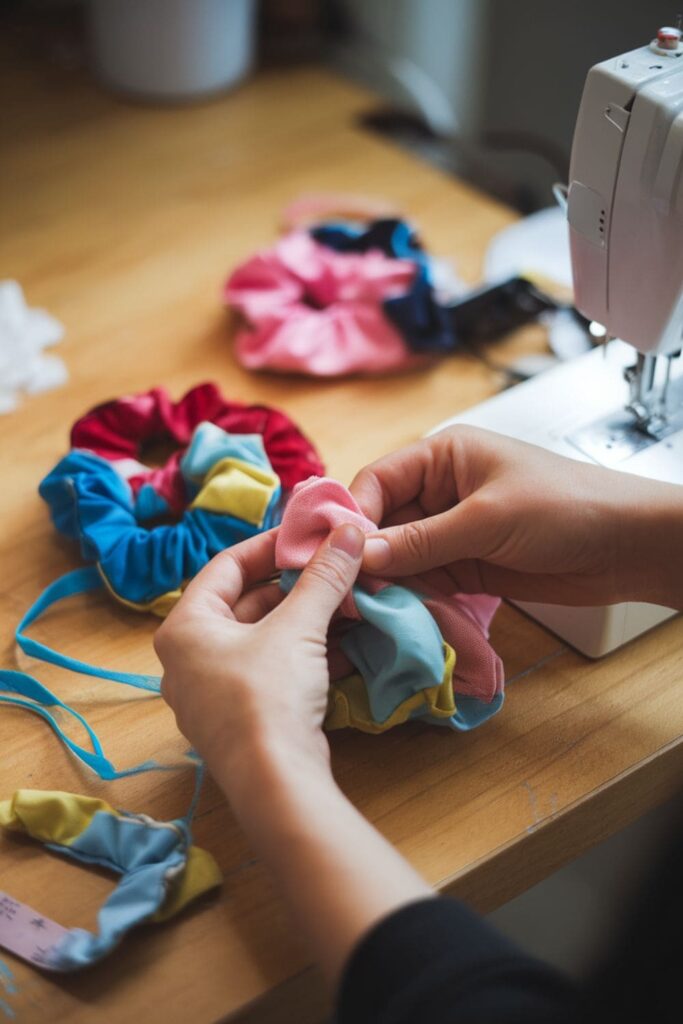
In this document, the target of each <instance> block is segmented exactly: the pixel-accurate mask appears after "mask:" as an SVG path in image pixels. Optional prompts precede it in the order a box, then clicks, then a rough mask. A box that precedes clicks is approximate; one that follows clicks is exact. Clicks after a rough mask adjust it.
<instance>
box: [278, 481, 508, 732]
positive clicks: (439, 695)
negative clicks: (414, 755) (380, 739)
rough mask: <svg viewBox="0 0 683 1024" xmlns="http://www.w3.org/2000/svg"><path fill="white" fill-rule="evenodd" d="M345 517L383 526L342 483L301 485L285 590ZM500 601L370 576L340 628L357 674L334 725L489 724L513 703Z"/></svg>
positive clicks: (340, 694) (340, 682) (294, 503)
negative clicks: (500, 635) (497, 623)
mask: <svg viewBox="0 0 683 1024" xmlns="http://www.w3.org/2000/svg"><path fill="white" fill-rule="evenodd" d="M343 523H352V524H354V525H355V526H357V527H358V528H359V529H361V530H363V532H365V533H370V532H374V531H375V530H376V529H377V527H376V526H375V524H374V523H373V522H371V521H370V520H369V519H367V517H366V516H364V515H363V513H362V511H361V509H360V508H359V507H358V505H357V504H356V502H355V500H354V499H353V497H352V496H351V494H350V493H349V492H348V491H347V490H346V488H345V487H343V486H342V484H340V483H338V482H337V481H336V480H330V479H327V478H324V477H322V478H315V479H311V480H306V481H304V482H303V483H301V484H298V485H297V486H296V487H295V488H294V491H293V493H292V497H291V499H290V501H289V504H288V505H287V508H286V510H285V513H284V516H283V520H282V525H281V527H280V530H279V531H278V536H277V542H276V549H275V559H276V564H277V566H278V568H280V569H283V570H285V571H284V572H283V573H282V579H281V586H282V588H283V589H284V590H289V589H290V588H291V587H292V586H293V585H294V582H295V580H296V577H297V576H298V574H299V572H300V571H301V570H302V569H303V568H304V567H305V566H306V565H307V563H308V562H309V561H310V559H311V558H312V557H313V555H314V554H315V552H316V550H317V549H318V547H319V545H320V544H321V543H322V541H323V540H324V539H325V538H326V537H327V536H328V534H329V533H330V532H331V530H333V529H334V528H335V527H336V526H339V525H341V524H343ZM499 603H500V602H499V600H498V598H494V597H489V596H488V595H486V594H476V595H465V594H458V595H448V596H446V595H444V594H442V593H440V592H438V591H435V590H433V589H432V588H430V587H427V586H426V585H425V583H424V581H422V580H420V579H418V578H415V580H414V582H413V583H411V585H410V586H406V585H405V581H404V585H402V586H397V585H396V584H394V583H390V582H389V581H387V580H378V579H376V578H374V577H370V576H366V575H364V574H361V576H359V578H358V581H357V583H356V585H355V586H354V587H353V589H352V592H351V594H350V595H349V596H348V597H347V598H346V601H345V602H344V604H342V606H341V610H340V612H341V620H340V621H339V622H337V623H336V624H335V628H334V630H333V631H332V633H331V634H330V643H331V645H332V646H333V647H334V644H335V643H338V645H339V647H340V649H341V652H342V653H343V655H345V656H346V658H347V659H348V663H350V665H349V668H351V667H352V668H355V669H356V672H351V673H349V672H348V669H347V670H346V672H347V674H346V675H344V671H343V670H342V671H339V672H337V671H333V672H332V675H333V677H334V678H333V685H332V687H331V691H330V703H329V708H328V714H327V717H326V720H325V727H326V728H327V729H335V728H342V727H343V726H348V725H351V726H354V727H355V728H357V729H361V730H362V731H364V732H375V733H377V732H384V731H385V730H386V729H389V728H391V727H392V726H394V725H398V724H400V723H401V722H405V721H407V720H408V719H414V718H419V719H422V720H426V721H430V722H433V723H435V724H441V725H447V726H450V727H451V728H452V729H458V730H468V729H472V728H475V727H476V726H477V725H480V724H481V723H482V722H484V721H486V719H488V718H490V717H491V716H492V715H493V714H495V713H496V711H498V710H499V709H500V707H501V706H502V703H503V685H504V678H503V666H502V663H501V661H500V658H499V657H498V655H497V654H496V653H495V651H494V650H493V648H492V647H491V645H490V644H489V642H488V627H489V625H490V622H491V619H492V618H493V615H494V614H495V611H496V609H497V608H498V605H499ZM337 655H338V652H333V655H332V662H333V664H334V663H336V664H337V665H338V664H339V658H338V656H337ZM348 663H347V664H348Z"/></svg>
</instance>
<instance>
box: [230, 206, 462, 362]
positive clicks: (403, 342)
mask: <svg viewBox="0 0 683 1024" xmlns="http://www.w3.org/2000/svg"><path fill="white" fill-rule="evenodd" d="M223 295H224V299H225V301H226V303H227V304H228V305H229V306H231V307H232V308H233V309H235V310H237V311H238V312H239V313H241V314H242V316H243V317H244V318H245V320H246V321H247V326H246V327H245V328H243V329H242V330H240V331H239V333H238V335H237V339H236V353H237V358H238V359H239V361H240V362H241V363H242V364H243V365H244V366H246V367H247V368H248V369H252V370H257V369H258V370H260V369H270V370H280V371H297V372H300V373H308V374H312V375H314V376H321V377H334V376H341V375H344V374H352V373H384V372H389V371H394V370H401V369H406V368H409V367H411V366H416V365H420V364H421V363H422V362H424V359H425V357H426V356H428V355H435V354H443V353H445V352H449V351H452V350H453V348H454V347H455V345H456V338H455V333H454V330H453V325H452V320H451V317H450V315H449V311H448V308H447V306H445V305H443V304H442V303H441V302H440V301H439V299H438V297H437V294H436V291H435V288H434V274H433V262H432V260H431V259H430V257H429V256H428V255H427V254H426V253H425V251H424V250H423V248H422V246H421V244H420V242H419V240H418V238H417V236H416V234H415V232H414V231H413V229H412V228H411V227H410V225H409V224H407V223H406V222H405V221H403V220H399V219H395V218H386V219H381V220H375V221H372V222H371V223H370V224H368V225H361V224H358V223H355V222H352V221H348V222H347V221H338V222H332V223H325V224H318V225H316V226H313V227H311V228H308V229H306V230H303V229H297V230H294V231H292V232H290V233H289V234H287V235H285V236H284V237H283V238H282V239H280V241H279V242H277V243H276V245H275V246H273V247H272V248H271V249H267V250H264V251H262V252H260V253H257V254H256V255H255V256H253V257H251V258H250V259H249V260H247V262H246V263H244V264H242V266H240V267H238V268H237V269H236V270H235V271H234V272H233V273H232V274H231V275H230V277H229V278H228V280H227V282H226V284H225V287H224V292H223Z"/></svg>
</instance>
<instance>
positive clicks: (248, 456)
mask: <svg viewBox="0 0 683 1024" xmlns="http://www.w3.org/2000/svg"><path fill="white" fill-rule="evenodd" d="M228 458H232V459H241V460H242V461H243V462H248V463H250V464H251V465H253V466H258V467H259V468H260V469H265V470H267V471H268V472H269V473H272V472H273V467H272V466H271V464H270V461H269V459H268V456H267V455H266V449H265V448H264V446H263V438H262V437H261V435H260V434H229V433H228V432H227V431H225V430H221V428H220V427H217V426H216V424H215V423H209V422H208V421H205V422H204V423H200V424H199V426H198V427H197V428H196V429H195V432H194V434H193V435H192V440H191V442H190V445H189V447H188V449H187V451H186V452H185V454H184V455H183V457H182V459H181V460H180V471H181V473H182V474H183V477H184V478H185V480H193V481H195V482H196V481H198V480H203V479H204V477H205V476H206V474H207V473H208V472H209V470H210V469H211V468H212V467H213V466H215V465H216V463H217V462H220V460H221V459H228Z"/></svg>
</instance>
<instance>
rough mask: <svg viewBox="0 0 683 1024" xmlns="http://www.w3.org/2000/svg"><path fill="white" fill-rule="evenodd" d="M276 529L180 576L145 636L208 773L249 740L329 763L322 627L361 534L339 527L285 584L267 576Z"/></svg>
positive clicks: (340, 595)
mask: <svg viewBox="0 0 683 1024" xmlns="http://www.w3.org/2000/svg"><path fill="white" fill-rule="evenodd" d="M275 537H276V531H274V530H273V531H270V532H268V533H263V534H260V535H259V536H257V537H253V538H252V539H251V540H248V541H245V542H244V543H242V544H238V545H235V547H232V548H229V549H228V550H226V551H223V552H221V554H219V555H217V556H216V557H215V558H214V559H212V561H211V562H210V563H209V564H208V565H207V566H206V568H205V569H203V570H202V572H200V573H199V574H198V575H197V576H196V577H195V579H194V580H192V582H191V583H190V584H189V586H188V587H187V589H186V591H185V593H184V594H183V596H182V598H181V599H180V601H179V602H178V604H177V605H176V606H175V608H174V609H173V611H172V612H171V613H170V615H169V616H168V618H167V619H166V620H165V622H163V623H162V625H161V626H160V628H159V629H158V630H157V633H156V635H155V638H154V645H155V649H156V652H157V654H158V656H159V658H160V660H161V663H162V665H163V668H164V677H163V681H162V691H161V692H162V695H163V697H164V698H165V700H166V701H167V702H168V704H169V705H170V706H171V708H172V709H173V711H174V712H175V715H176V720H177V722H178V727H179V729H180V730H181V732H183V733H184V735H185V736H186V737H187V739H188V740H189V741H190V743H191V744H192V745H193V747H194V748H195V749H196V750H197V752H198V753H199V754H201V755H202V757H204V759H205V760H206V761H207V763H208V765H209V768H213V770H214V773H215V769H216V767H217V766H218V765H220V768H221V772H220V774H221V775H223V776H225V775H226V774H227V775H228V776H229V774H230V761H231V760H232V759H233V758H238V759H240V760H241V761H242V763H243V762H244V761H245V755H246V756H247V757H248V755H249V753H250V750H253V749H254V746H253V745H254V744H257V745H263V744H264V743H265V744H267V745H268V746H269V747H270V748H271V749H272V748H273V747H275V748H276V749H279V750H280V752H281V753H282V754H284V755H285V756H286V757H290V756H291V757H292V758H295V759H300V758H301V757H302V756H303V757H307V756H309V755H310V756H311V757H313V758H314V759H315V761H316V762H317V763H318V764H323V765H325V766H328V765H329V748H328V745H327V741H326V740H325V737H324V734H323V732H322V728H321V726H322V722H323V718H324V716H325V711H326V708H327V691H328V688H329V675H328V666H327V656H326V655H327V630H328V626H329V623H330V620H331V618H332V616H333V614H334V612H335V611H336V609H337V608H338V607H339V605H340V604H341V602H342V600H343V599H344V597H345V596H346V594H347V593H348V592H349V590H350V589H351V586H352V585H353V583H354V581H355V579H356V576H357V575H358V570H359V568H360V563H361V557H362V553H363V544H364V536H363V534H362V532H361V531H360V530H358V529H357V528H356V527H354V526H348V525H347V526H341V527H338V528H337V529H336V530H335V531H334V532H333V533H332V534H331V535H330V537H329V538H328V539H327V541H326V542H325V543H324V544H323V545H321V547H320V549H319V551H318V552H317V554H316V555H315V557H314V558H313V559H312V560H311V562H310V563H309V564H308V566H307V567H306V568H305V569H304V571H303V572H302V574H301V576H300V578H299V579H298V581H297V583H296V585H295V586H294V588H293V590H292V591H291V593H290V594H288V595H287V596H286V597H284V596H283V594H282V593H281V591H280V589H279V587H278V586H277V584H276V583H270V584H267V585H261V586H259V584H262V582H263V581H264V580H268V579H269V578H271V577H272V576H273V574H274V572H275Z"/></svg>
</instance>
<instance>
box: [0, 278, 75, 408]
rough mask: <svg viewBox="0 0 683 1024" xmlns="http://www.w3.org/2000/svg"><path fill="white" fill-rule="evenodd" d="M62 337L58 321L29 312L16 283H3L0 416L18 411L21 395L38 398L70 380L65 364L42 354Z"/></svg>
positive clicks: (0, 287)
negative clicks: (43, 392) (41, 392)
mask: <svg viewBox="0 0 683 1024" xmlns="http://www.w3.org/2000/svg"><path fill="white" fill-rule="evenodd" d="M63 337H64V328H63V326H62V325H61V324H60V322H59V320H55V318H54V317H53V316H50V314H49V313H46V312H45V310H44V309H30V308H29V307H28V306H27V305H26V300H25V299H24V293H23V291H22V290H21V286H20V285H19V284H18V283H17V282H16V281H0V413H4V412H11V411H12V410H13V409H16V407H17V406H18V405H19V402H20V395H21V394H22V393H25V394H29V395H35V394H37V393H38V392H40V391H48V390H49V389H50V388H56V387H59V386H60V385H61V384H64V383H65V382H66V381H67V380H68V377H69V374H68V371H67V368H66V366H65V364H64V362H63V361H62V360H61V359H60V358H59V357H58V356H52V355H45V354H44V352H43V349H45V348H47V347H48V346H49V345H56V344H57V342H58V341H61V340H62V338H63Z"/></svg>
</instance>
